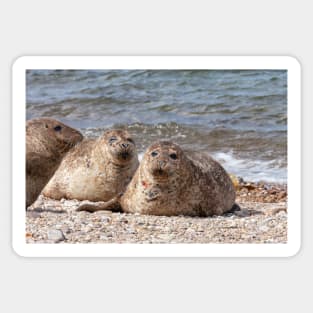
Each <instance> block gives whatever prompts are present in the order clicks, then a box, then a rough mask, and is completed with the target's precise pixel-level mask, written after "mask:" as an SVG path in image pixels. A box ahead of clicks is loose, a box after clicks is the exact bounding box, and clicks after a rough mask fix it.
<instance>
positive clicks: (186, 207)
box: [119, 141, 235, 216]
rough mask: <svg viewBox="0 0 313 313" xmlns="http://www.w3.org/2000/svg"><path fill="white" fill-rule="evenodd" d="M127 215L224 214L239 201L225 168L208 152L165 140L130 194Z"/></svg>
mask: <svg viewBox="0 0 313 313" xmlns="http://www.w3.org/2000/svg"><path fill="white" fill-rule="evenodd" d="M119 202H120V205H121V207H122V210H123V211H124V212H132V213H136V212H138V213H141V214H152V215H167V216H172V215H189V216H211V215H221V214H223V213H225V212H227V211H228V210H230V209H231V207H232V206H233V204H234V202H235V189H234V186H233V184H232V182H231V180H230V178H229V176H228V174H227V173H226V171H225V170H224V169H223V167H222V166H221V165H220V164H219V163H218V162H217V161H215V160H214V159H213V158H212V157H210V156H209V155H207V154H204V153H187V152H184V151H183V150H182V149H181V148H180V147H179V146H178V145H176V144H174V143H172V142H168V141H163V142H162V141H161V142H157V143H155V144H153V145H152V146H150V147H149V148H148V149H147V151H146V153H145V155H144V157H143V160H142V162H141V164H140V166H139V168H138V170H137V171H136V174H135V176H134V178H133V179H132V181H131V182H130V184H129V185H128V187H127V189H126V192H125V193H124V195H123V196H122V197H121V198H120V199H119Z"/></svg>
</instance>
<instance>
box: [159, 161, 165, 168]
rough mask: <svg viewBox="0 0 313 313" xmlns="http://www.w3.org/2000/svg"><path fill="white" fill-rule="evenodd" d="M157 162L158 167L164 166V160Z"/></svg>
mask: <svg viewBox="0 0 313 313" xmlns="http://www.w3.org/2000/svg"><path fill="white" fill-rule="evenodd" d="M158 163H159V167H160V168H162V167H164V165H165V161H162V160H161V161H158Z"/></svg>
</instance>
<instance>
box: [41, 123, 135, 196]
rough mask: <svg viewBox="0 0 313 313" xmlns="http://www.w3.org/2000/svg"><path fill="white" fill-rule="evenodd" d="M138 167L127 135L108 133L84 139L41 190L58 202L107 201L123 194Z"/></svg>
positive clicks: (122, 132)
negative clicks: (72, 200)
mask: <svg viewBox="0 0 313 313" xmlns="http://www.w3.org/2000/svg"><path fill="white" fill-rule="evenodd" d="M138 165H139V162H138V156H137V150H136V146H135V143H134V141H133V139H132V137H131V136H130V134H129V133H128V132H127V131H124V130H119V129H116V130H114V129H113V130H108V131H106V132H104V134H103V135H102V136H100V137H99V138H97V139H84V140H83V141H82V142H81V143H79V144H78V145H77V146H76V147H75V148H74V149H72V150H71V151H70V152H69V153H68V154H67V155H66V157H65V158H64V159H63V160H62V162H61V164H60V166H59V168H58V170H57V171H56V172H55V174H54V176H53V177H52V178H51V180H50V181H49V183H48V184H47V185H46V187H45V188H44V190H43V195H44V196H47V197H49V198H53V199H56V200H60V199H62V198H65V199H77V200H90V201H108V200H110V199H111V198H113V197H115V196H116V195H118V194H119V193H121V192H123V191H125V188H126V186H127V184H128V183H129V182H130V180H131V178H132V177H133V175H134V173H135V171H136V169H137V167H138Z"/></svg>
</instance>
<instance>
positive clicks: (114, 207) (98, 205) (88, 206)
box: [76, 197, 122, 212]
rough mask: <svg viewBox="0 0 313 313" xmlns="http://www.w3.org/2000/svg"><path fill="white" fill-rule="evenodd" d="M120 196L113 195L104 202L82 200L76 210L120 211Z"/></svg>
mask: <svg viewBox="0 0 313 313" xmlns="http://www.w3.org/2000/svg"><path fill="white" fill-rule="evenodd" d="M119 199H120V197H114V198H113V199H111V200H109V201H107V202H104V201H98V202H92V201H89V200H84V201H82V202H81V203H80V205H79V206H78V208H77V209H76V211H88V212H96V211H103V210H109V211H113V212H121V211H122V207H121V205H120V202H119Z"/></svg>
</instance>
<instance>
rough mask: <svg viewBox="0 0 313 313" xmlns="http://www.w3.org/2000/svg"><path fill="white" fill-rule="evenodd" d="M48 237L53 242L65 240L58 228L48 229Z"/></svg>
mask: <svg viewBox="0 0 313 313" xmlns="http://www.w3.org/2000/svg"><path fill="white" fill-rule="evenodd" d="M47 235H48V239H49V240H52V241H54V242H60V241H63V240H65V237H64V234H63V232H62V231H61V230H59V229H50V230H48V234H47Z"/></svg>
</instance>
